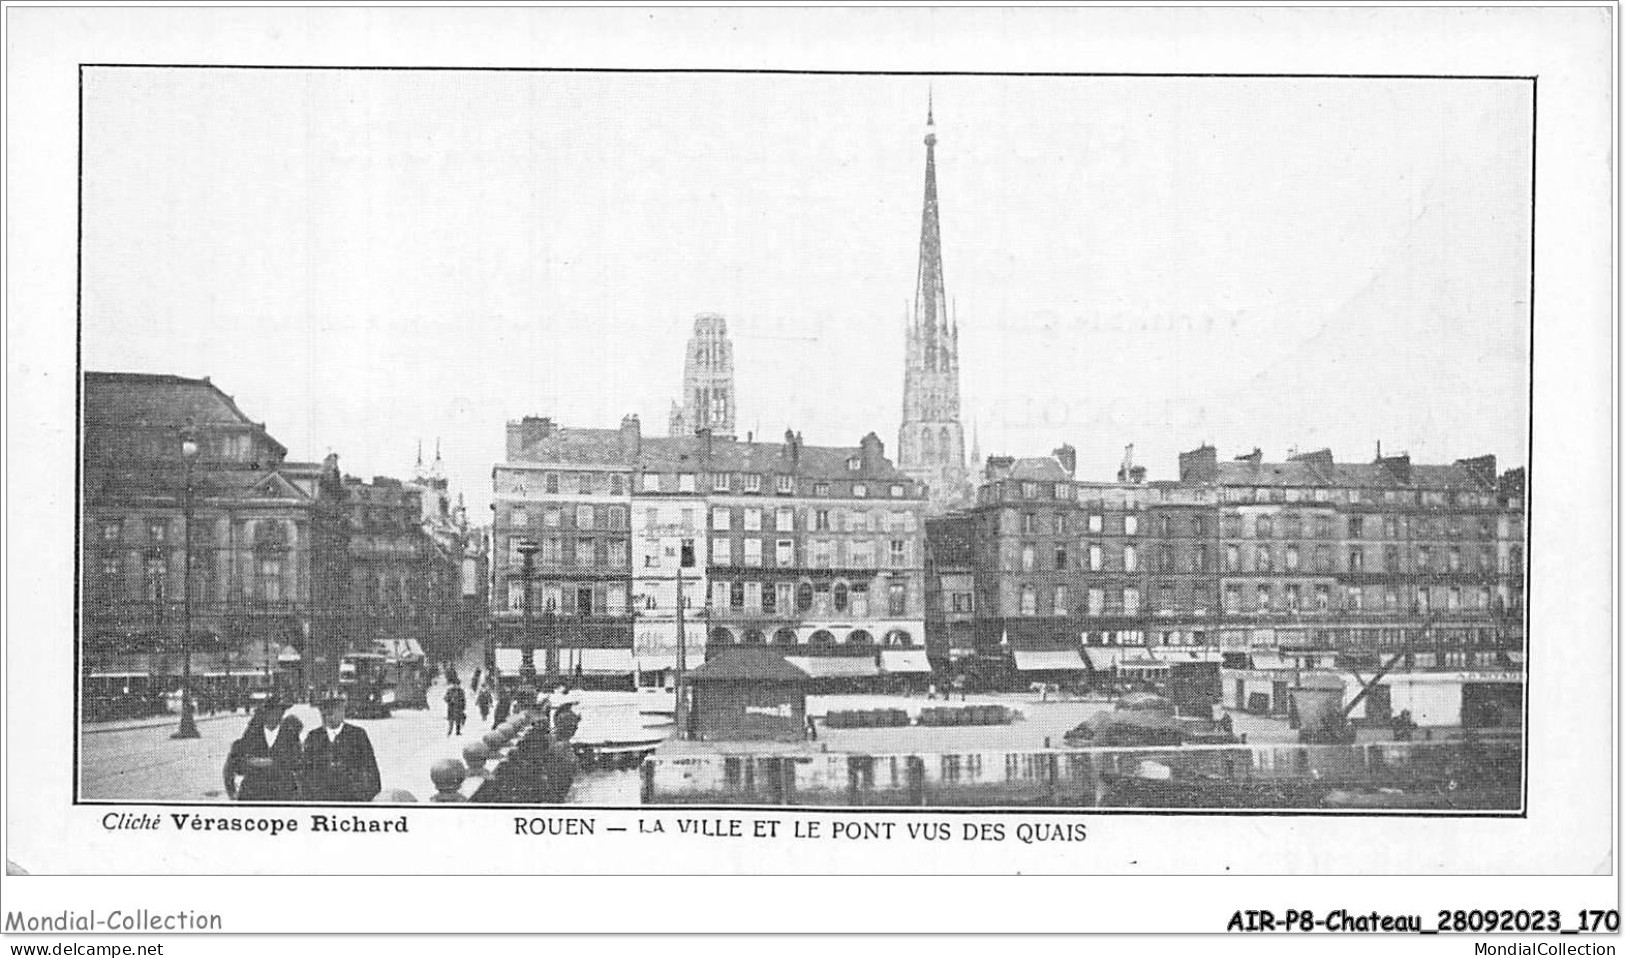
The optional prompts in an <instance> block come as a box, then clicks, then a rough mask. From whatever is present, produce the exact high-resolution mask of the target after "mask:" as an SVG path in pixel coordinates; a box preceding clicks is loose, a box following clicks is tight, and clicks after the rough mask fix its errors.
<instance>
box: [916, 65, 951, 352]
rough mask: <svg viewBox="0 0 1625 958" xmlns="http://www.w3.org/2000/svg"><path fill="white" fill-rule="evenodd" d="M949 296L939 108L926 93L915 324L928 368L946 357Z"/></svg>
mask: <svg viewBox="0 0 1625 958" xmlns="http://www.w3.org/2000/svg"><path fill="white" fill-rule="evenodd" d="M947 300H948V295H947V290H946V288H945V286H944V283H943V278H942V224H941V221H940V214H939V212H938V209H937V126H936V110H935V106H934V104H932V103H931V102H930V94H927V105H926V108H925V202H924V205H923V209H922V210H921V213H920V266H919V271H918V273H917V275H916V278H915V285H914V325H915V327H916V329H917V332H918V334H919V335H920V337H921V340H920V347H921V349H922V350H923V356H922V358H923V359H924V361H925V364H926V366H927V368H930V369H938V368H941V367H942V363H943V360H944V358H945V357H944V355H943V343H942V340H943V339H945V338H946V337H947V334H948V302H947Z"/></svg>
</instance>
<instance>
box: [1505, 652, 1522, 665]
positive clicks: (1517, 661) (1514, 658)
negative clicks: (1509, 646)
mask: <svg viewBox="0 0 1625 958" xmlns="http://www.w3.org/2000/svg"><path fill="white" fill-rule="evenodd" d="M1507 661H1508V662H1511V663H1512V664H1513V665H1522V664H1523V653H1522V652H1508V653H1507Z"/></svg>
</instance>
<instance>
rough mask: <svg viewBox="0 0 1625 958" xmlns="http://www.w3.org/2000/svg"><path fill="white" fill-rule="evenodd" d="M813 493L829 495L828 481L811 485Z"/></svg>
mask: <svg viewBox="0 0 1625 958" xmlns="http://www.w3.org/2000/svg"><path fill="white" fill-rule="evenodd" d="M813 495H815V496H827V495H829V483H827V482H819V483H815V484H814V485H813Z"/></svg>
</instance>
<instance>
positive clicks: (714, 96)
mask: <svg viewBox="0 0 1625 958" xmlns="http://www.w3.org/2000/svg"><path fill="white" fill-rule="evenodd" d="M928 87H930V88H931V89H932V90H933V92H934V97H935V103H936V118H937V132H938V137H939V142H938V145H937V173H938V184H939V193H940V197H941V210H942V233H943V236H942V239H943V250H944V253H943V256H944V263H945V275H946V280H947V288H948V295H949V297H950V299H951V300H953V301H954V302H955V304H956V308H957V314H958V319H959V323H960V329H961V344H962V347H963V349H964V355H963V356H962V360H961V365H962V376H963V381H962V384H961V388H962V392H963V394H964V399H965V420H966V426H967V439H968V433H969V430H970V427H971V425H972V423H974V424H975V425H976V426H977V428H978V431H979V434H980V439H981V446H982V452H983V453H984V455H985V454H991V453H1000V452H1007V453H1011V454H1015V455H1040V454H1044V453H1046V452H1048V451H1049V450H1050V449H1051V448H1053V447H1054V446H1056V445H1058V444H1059V443H1061V442H1063V441H1065V442H1071V443H1072V444H1073V445H1075V446H1076V447H1078V451H1079V475H1080V477H1082V478H1095V479H1108V478H1110V477H1112V476H1113V475H1114V474H1115V472H1116V468H1117V464H1118V462H1119V460H1120V459H1121V457H1122V453H1123V446H1124V445H1125V444H1127V443H1131V442H1132V443H1134V444H1135V447H1136V461H1138V462H1140V463H1142V464H1144V465H1147V466H1148V467H1149V468H1150V475H1151V478H1153V479H1157V478H1173V477H1174V476H1175V474H1176V462H1175V456H1176V455H1177V453H1178V452H1180V451H1182V450H1187V449H1190V448H1193V447H1195V446H1197V445H1198V444H1200V443H1202V442H1204V441H1207V442H1212V443H1214V444H1215V445H1217V446H1218V447H1219V454H1220V455H1221V456H1224V457H1229V456H1234V455H1240V454H1242V453H1245V452H1247V451H1249V450H1251V449H1252V447H1254V446H1259V447H1262V449H1263V450H1264V453H1265V455H1266V457H1267V458H1271V459H1278V458H1282V457H1284V456H1285V455H1286V454H1287V452H1288V450H1289V449H1290V448H1293V447H1296V448H1299V449H1303V450H1308V449H1313V448H1319V447H1322V446H1330V447H1331V448H1332V450H1333V452H1334V454H1335V455H1336V456H1337V457H1338V458H1339V459H1344V460H1350V461H1368V460H1369V459H1370V458H1371V457H1372V455H1373V453H1374V449H1375V444H1376V442H1377V441H1378V440H1381V442H1382V444H1383V449H1384V451H1385V452H1398V451H1404V450H1408V451H1409V452H1410V453H1411V454H1412V456H1413V457H1414V458H1416V459H1417V460H1418V461H1428V462H1448V461H1451V460H1454V459H1457V458H1461V457H1465V456H1472V455H1478V454H1482V453H1487V452H1493V453H1495V454H1496V455H1497V456H1499V457H1500V458H1501V460H1502V463H1503V466H1504V467H1505V466H1513V465H1520V464H1523V463H1524V462H1525V461H1526V457H1527V453H1526V445H1527V438H1528V425H1529V424H1528V409H1527V403H1528V381H1529V372H1528V370H1529V365H1528V347H1529V319H1528V315H1529V302H1528V297H1529V259H1530V253H1529V249H1530V245H1529V244H1530V237H1529V233H1530V210H1529V193H1530V184H1529V175H1530V86H1529V84H1527V83H1525V82H1519V81H1464V80H1450V81H1440V80H1435V81H1427V80H1349V79H1341V80H1336V79H1333V80H1294V79H1211V78H1152V77H1139V78H1103V77H1048V78H1045V77H965V76H949V77H926V76H814V75H789V76H786V75H752V74H735V75H727V74H655V73H646V74H598V73H574V74H569V73H553V74H550V73H528V72H513V73H482V72H413V71H369V72H357V71H295V70H283V71H249V70H243V71H236V70H185V69H116V70H110V69H102V70H96V69H92V70H87V71H86V73H85V84H84V149H85V157H84V237H83V240H84V245H83V257H84V259H83V262H84V274H83V283H84V289H83V295H84V300H83V302H84V306H83V322H84V328H83V334H84V364H85V368H86V369H92V370H121V371H143V372H169V373H176V374H180V375H188V376H202V375H208V376H210V377H212V378H213V380H214V381H215V382H216V383H217V384H219V385H220V386H221V387H222V388H223V389H225V390H226V391H227V392H228V393H231V394H233V395H234V396H235V397H236V398H237V400H238V403H239V405H241V406H242V408H243V409H244V410H245V411H246V412H247V413H248V414H249V415H250V416H253V417H254V418H255V419H257V420H261V421H263V422H265V423H266V424H267V426H268V428H269V430H270V432H271V433H272V434H273V435H274V436H276V437H277V438H278V439H280V440H281V441H282V442H283V443H284V444H285V445H287V446H288V447H289V448H290V455H291V456H292V457H294V458H297V459H319V458H321V457H322V456H323V455H324V454H326V453H327V452H328V451H330V450H331V451H335V452H338V453H339V455H340V464H341V466H342V467H343V468H344V469H345V470H346V471H347V472H351V473H354V474H358V475H364V476H372V475H374V474H386V475H396V476H402V477H405V476H407V475H408V474H409V473H410V472H411V469H412V465H413V458H414V454H415V450H416V443H417V441H418V439H419V438H420V437H421V438H422V439H423V440H424V443H425V446H426V447H427V448H429V449H431V450H432V447H433V443H434V440H435V437H437V436H438V437H441V440H442V447H443V450H444V455H445V457H446V463H447V466H448V471H449V473H450V475H451V477H452V480H453V487H454V489H456V490H458V491H462V492H464V493H465V494H466V495H467V498H468V502H469V505H470V506H471V509H470V514H471V517H472V518H474V520H475V521H478V522H483V521H486V519H487V518H488V515H487V513H486V511H485V509H486V505H487V504H488V502H489V500H490V470H491V466H492V464H493V463H495V462H497V461H500V459H501V458H502V456H503V441H504V439H503V437H504V429H503V427H504V423H505V422H506V421H507V420H508V419H512V418H517V417H519V416H522V415H526V414H533V415H550V416H552V417H553V418H554V419H555V420H556V421H559V422H562V423H564V424H565V425H571V426H603V427H613V426H615V425H617V424H618V423H619V421H620V418H621V416H622V415H623V414H625V413H628V412H635V413H638V414H640V415H641V417H642V419H643V423H644V430H645V433H646V434H664V432H665V423H666V414H667V410H668V407H669V403H670V401H671V400H672V399H673V398H675V397H676V396H677V395H678V392H679V387H680V385H681V376H682V347H683V344H684V342H685V340H686V339H687V336H688V334H689V330H690V327H691V325H692V322H693V317H694V314H695V313H699V312H719V313H722V314H723V315H725V316H726V317H727V319H728V325H729V330H730V332H731V333H732V334H733V339H734V356H735V362H736V366H737V389H738V407H739V429H740V432H741V433H742V434H743V432H744V431H746V430H756V431H758V433H759V434H761V435H765V436H767V437H769V438H771V437H775V436H780V435H782V434H783V432H784V429H785V428H786V426H791V427H794V428H796V429H799V430H800V431H801V432H802V433H803V435H804V436H805V438H806V441H808V442H810V443H816V444H842V445H846V444H856V442H857V441H858V439H859V438H860V437H861V436H862V435H863V434H864V433H867V432H869V431H871V430H873V431H875V432H877V433H879V434H880V436H881V438H882V439H884V440H885V442H886V448H887V453H888V455H892V454H894V452H895V446H896V438H897V427H898V418H899V414H900V409H901V403H902V378H903V377H902V365H903V322H904V315H905V313H904V311H905V305H906V304H907V301H908V300H909V298H910V297H911V295H912V293H913V285H914V278H915V266H916V263H917V258H918V243H919V220H920V201H921V190H922V180H923V173H924V146H923V145H922V143H921V136H922V135H923V133H924V128H923V127H924V114H925V100H926V95H927V88H928Z"/></svg>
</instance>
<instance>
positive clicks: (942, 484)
mask: <svg viewBox="0 0 1625 958" xmlns="http://www.w3.org/2000/svg"><path fill="white" fill-rule="evenodd" d="M936 154H937V129H936V119H935V116H934V115H933V110H932V107H931V105H930V104H929V103H928V104H927V106H926V112H925V210H924V212H923V213H922V215H921V219H920V267H919V274H918V276H917V278H916V279H915V285H914V309H913V314H912V315H911V316H910V317H909V322H908V347H907V350H906V358H905V365H904V369H903V425H902V428H901V429H899V430H898V434H897V465H898V468H900V469H902V470H903V471H904V472H906V473H908V474H909V475H910V476H911V477H913V478H915V479H918V480H920V481H921V482H924V483H926V484H927V486H928V487H929V490H930V502H931V505H932V507H933V508H935V509H937V510H941V509H946V508H951V507H953V506H956V505H960V504H963V503H964V502H965V501H966V500H967V499H968V498H969V495H970V491H971V490H970V482H969V476H968V474H967V472H966V470H965V429H964V427H963V426H962V425H961V424H960V422H959V324H958V323H957V322H950V319H949V316H948V294H947V288H946V286H945V285H944V282H943V277H942V229H941V225H940V223H939V222H938V214H937V155H936Z"/></svg>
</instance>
